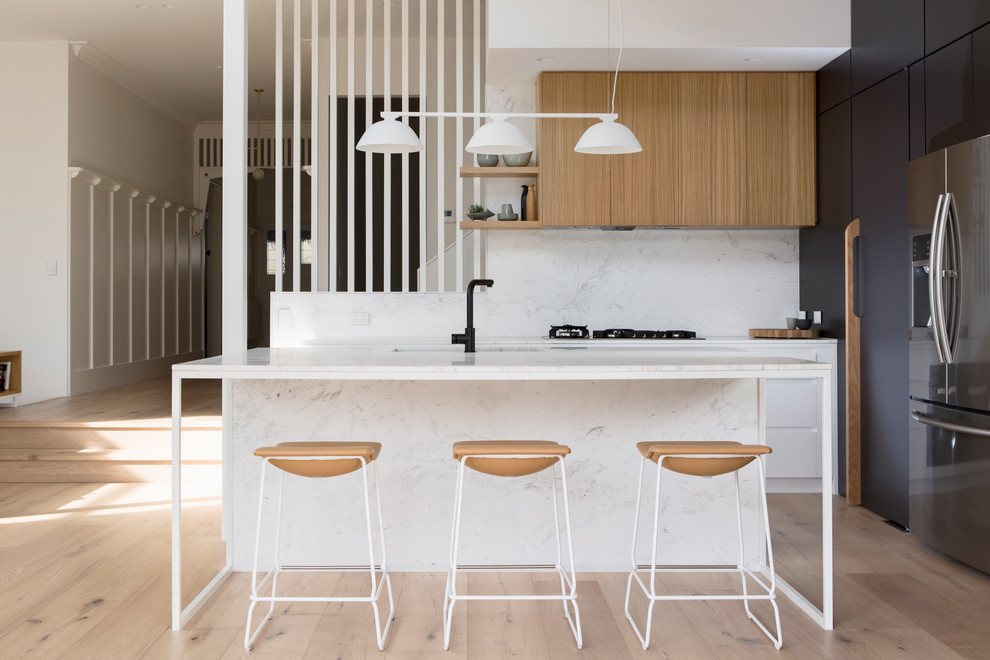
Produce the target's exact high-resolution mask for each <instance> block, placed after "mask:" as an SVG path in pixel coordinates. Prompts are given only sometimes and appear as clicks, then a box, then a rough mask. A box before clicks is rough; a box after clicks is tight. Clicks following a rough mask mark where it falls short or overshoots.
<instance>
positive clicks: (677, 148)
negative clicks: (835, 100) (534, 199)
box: [537, 72, 815, 227]
mask: <svg viewBox="0 0 990 660" xmlns="http://www.w3.org/2000/svg"><path fill="white" fill-rule="evenodd" d="M814 85H815V79H814V74H812V73H710V72H700V73H693V72H692V73H680V72H630V73H621V74H620V76H619V85H618V89H617V92H616V99H615V108H616V112H617V113H618V114H619V121H620V122H621V123H623V124H625V125H626V126H628V127H629V128H630V129H631V130H632V131H633V133H635V134H636V137H637V138H638V139H639V141H640V143H641V144H642V145H643V151H642V152H641V153H637V154H624V155H615V156H595V155H585V154H577V153H575V152H574V145H575V144H576V143H577V141H578V139H579V138H580V136H581V133H582V132H583V131H584V130H585V128H587V126H589V125H591V123H592V121H587V122H585V121H580V120H575V119H543V120H540V123H539V138H538V144H539V146H538V149H539V158H540V165H541V168H542V177H541V180H540V188H541V190H542V192H541V196H540V198H539V199H540V214H541V219H542V223H543V225H544V226H568V225H570V226H574V225H591V226H601V225H637V226H649V225H653V226H759V227H766V226H792V227H793V226H808V225H813V224H814V223H815V105H814V104H815V92H814V89H815V88H814ZM610 93H611V76H610V74H608V73H605V72H590V73H586V72H581V73H572V72H546V73H543V74H541V76H540V82H539V89H538V94H537V96H538V99H539V103H540V106H539V107H540V111H541V112H608V108H609V94H610Z"/></svg>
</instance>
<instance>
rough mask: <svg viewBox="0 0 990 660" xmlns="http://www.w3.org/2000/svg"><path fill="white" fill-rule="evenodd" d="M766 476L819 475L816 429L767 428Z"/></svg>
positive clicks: (801, 476) (794, 476)
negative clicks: (769, 451)
mask: <svg viewBox="0 0 990 660" xmlns="http://www.w3.org/2000/svg"><path fill="white" fill-rule="evenodd" d="M767 445H768V446H769V447H770V448H771V449H773V453H772V454H770V455H769V456H767V477H768V478H773V477H786V478H795V479H797V478H804V477H820V476H821V467H820V464H821V457H820V456H819V454H820V453H821V452H820V451H819V444H818V431H817V430H815V429H767Z"/></svg>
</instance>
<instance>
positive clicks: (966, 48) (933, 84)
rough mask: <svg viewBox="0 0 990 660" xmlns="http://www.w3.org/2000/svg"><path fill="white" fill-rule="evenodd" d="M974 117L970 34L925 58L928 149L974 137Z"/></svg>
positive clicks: (946, 145)
mask: <svg viewBox="0 0 990 660" xmlns="http://www.w3.org/2000/svg"><path fill="white" fill-rule="evenodd" d="M974 125H975V123H974V121H973V38H972V37H971V36H968V35H967V36H966V37H963V38H962V39H960V40H958V41H956V42H954V43H952V44H949V45H948V46H946V47H945V48H943V49H942V50H940V51H938V52H937V53H932V54H931V55H929V56H928V57H926V58H925V133H926V136H927V139H928V153H931V152H932V151H936V150H938V149H943V148H945V147H949V146H952V145H953V144H958V143H959V142H965V141H966V140H970V139H972V138H974V137H976V135H975V133H974V132H973V131H974V128H973V127H974Z"/></svg>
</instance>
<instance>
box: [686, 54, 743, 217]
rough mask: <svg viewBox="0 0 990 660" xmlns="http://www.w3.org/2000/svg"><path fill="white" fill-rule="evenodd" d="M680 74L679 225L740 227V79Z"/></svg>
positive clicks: (720, 75) (705, 74)
mask: <svg viewBox="0 0 990 660" xmlns="http://www.w3.org/2000/svg"><path fill="white" fill-rule="evenodd" d="M682 76H683V77H682V78H681V105H680V114H679V117H678V124H679V130H680V133H681V152H680V159H679V160H680V162H679V166H680V169H681V172H682V178H681V212H680V220H681V221H680V223H679V224H682V225H690V226H701V227H710V226H715V225H741V224H744V223H745V219H746V216H745V201H746V198H745V195H746V171H745V169H744V168H745V166H746V160H745V155H746V115H745V113H746V78H745V77H744V76H742V75H740V74H732V73H686V74H682Z"/></svg>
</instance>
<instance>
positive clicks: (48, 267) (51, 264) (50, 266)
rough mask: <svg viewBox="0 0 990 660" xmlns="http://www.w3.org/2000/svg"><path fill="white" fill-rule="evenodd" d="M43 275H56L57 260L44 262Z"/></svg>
mask: <svg viewBox="0 0 990 660" xmlns="http://www.w3.org/2000/svg"><path fill="white" fill-rule="evenodd" d="M45 274H46V275H58V260H57V259H49V260H48V261H46V262H45Z"/></svg>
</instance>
